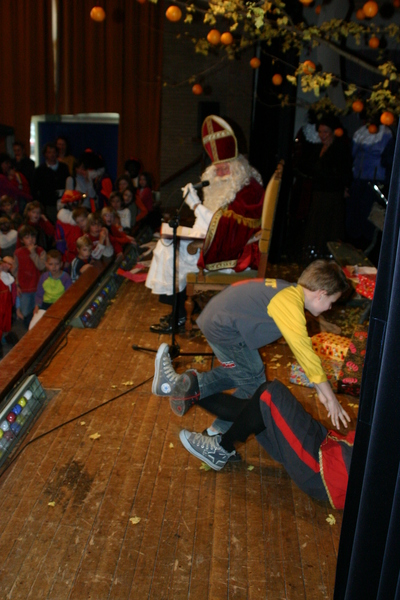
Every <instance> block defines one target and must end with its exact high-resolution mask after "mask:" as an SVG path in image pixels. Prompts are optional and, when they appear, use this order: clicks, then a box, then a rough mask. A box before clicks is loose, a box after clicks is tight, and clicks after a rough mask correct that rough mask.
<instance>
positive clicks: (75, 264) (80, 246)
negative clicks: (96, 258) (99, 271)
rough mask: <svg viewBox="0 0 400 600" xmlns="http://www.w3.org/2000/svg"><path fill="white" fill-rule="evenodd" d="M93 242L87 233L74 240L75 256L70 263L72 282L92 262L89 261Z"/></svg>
mask: <svg viewBox="0 0 400 600" xmlns="http://www.w3.org/2000/svg"><path fill="white" fill-rule="evenodd" d="M92 248H93V243H92V241H91V240H90V239H89V238H88V236H87V235H82V236H81V237H80V238H78V239H77V240H76V249H77V253H78V255H77V257H76V258H74V260H73V261H72V265H71V279H72V283H75V281H76V280H77V279H78V278H79V276H80V275H82V273H84V272H85V271H87V269H89V268H90V267H91V266H92V264H91V262H90V259H91V254H92Z"/></svg>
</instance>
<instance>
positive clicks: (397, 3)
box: [393, 0, 400, 8]
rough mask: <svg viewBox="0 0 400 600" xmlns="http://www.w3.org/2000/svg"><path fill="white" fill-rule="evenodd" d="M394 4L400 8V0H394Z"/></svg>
mask: <svg viewBox="0 0 400 600" xmlns="http://www.w3.org/2000/svg"><path fill="white" fill-rule="evenodd" d="M393 6H394V7H395V8H399V6H400V0H393Z"/></svg>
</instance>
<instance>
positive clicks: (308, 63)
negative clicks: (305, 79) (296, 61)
mask: <svg viewBox="0 0 400 600" xmlns="http://www.w3.org/2000/svg"><path fill="white" fill-rule="evenodd" d="M315 69H316V66H315V63H313V61H312V60H305V61H304V62H303V73H305V74H306V75H312V73H314V71H315Z"/></svg>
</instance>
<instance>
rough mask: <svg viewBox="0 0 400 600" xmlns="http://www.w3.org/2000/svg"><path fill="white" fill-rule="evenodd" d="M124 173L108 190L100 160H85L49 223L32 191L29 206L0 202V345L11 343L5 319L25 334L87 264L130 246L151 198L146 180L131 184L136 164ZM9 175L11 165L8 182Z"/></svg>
mask: <svg viewBox="0 0 400 600" xmlns="http://www.w3.org/2000/svg"><path fill="white" fill-rule="evenodd" d="M7 156H8V155H7ZM44 156H46V155H44ZM71 158H73V157H71ZM58 160H62V157H61V156H60V155H59V156H58ZM131 163H133V164H131ZM7 164H8V161H7ZM44 164H46V163H44ZM42 166H43V165H42ZM125 167H126V171H125V173H124V174H123V175H122V176H120V177H119V178H118V179H117V180H116V182H115V186H113V184H112V182H111V179H110V178H109V177H108V176H107V175H106V173H105V169H104V166H103V165H102V164H101V158H100V157H99V156H98V155H96V154H95V153H93V152H92V151H88V152H85V153H84V154H83V155H82V156H81V157H80V159H79V160H78V161H75V166H74V167H73V168H72V174H71V176H70V177H68V178H67V179H66V183H65V189H64V190H63V193H62V195H60V197H59V200H58V201H57V207H56V208H57V211H56V219H54V217H53V213H52V211H48V210H47V208H48V207H47V206H46V205H43V204H42V203H41V202H39V201H38V200H37V199H35V195H34V190H32V192H33V193H31V196H30V197H31V198H32V200H31V201H28V200H29V195H28V196H26V194H25V195H24V196H23V197H22V196H21V198H19V197H18V195H13V194H4V195H2V196H1V197H0V309H1V311H0V312H1V316H0V341H1V343H2V344H6V343H7V344H14V343H16V342H17V341H18V337H17V336H16V335H15V334H14V333H13V332H12V331H11V328H12V324H13V315H15V317H16V318H17V319H18V320H20V321H22V322H23V325H24V326H25V328H28V327H30V328H31V327H32V326H33V325H34V324H36V322H37V321H38V320H39V318H40V317H41V316H42V315H43V314H44V312H45V311H46V310H47V309H48V308H49V307H50V306H51V305H52V304H54V302H56V301H57V300H58V299H59V298H60V297H61V296H62V294H63V293H64V292H65V291H66V290H67V289H68V288H69V287H70V285H71V284H72V283H74V282H75V281H76V280H77V279H78V278H79V276H80V275H81V274H82V273H84V272H85V271H86V270H87V269H90V268H91V265H92V264H93V262H94V261H96V260H101V259H102V258H103V257H104V258H110V257H112V256H118V255H120V254H122V253H123V252H124V248H125V246H126V245H128V244H134V243H135V238H134V237H133V232H135V234H137V233H140V223H141V221H142V220H143V219H145V217H147V216H148V215H149V213H151V212H152V210H153V208H154V205H153V196H152V192H151V188H150V178H149V176H148V174H144V175H143V176H141V177H140V183H139V180H138V174H139V171H140V163H138V161H132V160H129V161H127V162H126V165H125ZM135 169H136V172H135ZM70 171H71V169H70ZM15 172H18V162H16V163H15V164H14V166H13V169H12V173H11V175H13V174H15ZM11 175H10V176H11ZM10 181H11V179H10ZM135 184H136V186H135ZM26 185H27V186H29V183H28V182H27V183H26ZM82 186H83V187H82ZM113 188H115V191H114V189H113ZM7 189H8V188H7ZM10 189H11V188H10ZM29 192H30V190H28V189H27V194H29ZM2 355H3V352H2V346H1V344H0V358H1V357H2Z"/></svg>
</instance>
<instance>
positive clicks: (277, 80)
mask: <svg viewBox="0 0 400 600" xmlns="http://www.w3.org/2000/svg"><path fill="white" fill-rule="evenodd" d="M282 81H283V79H282V75H281V74H280V73H275V75H273V76H272V83H273V84H274V85H281V84H282Z"/></svg>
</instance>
